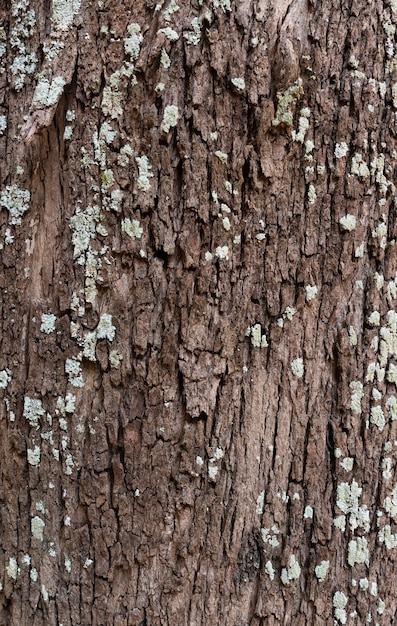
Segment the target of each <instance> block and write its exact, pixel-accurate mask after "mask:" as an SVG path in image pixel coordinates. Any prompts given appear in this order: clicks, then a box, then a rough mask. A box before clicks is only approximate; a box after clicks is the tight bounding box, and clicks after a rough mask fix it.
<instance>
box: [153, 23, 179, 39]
mask: <svg viewBox="0 0 397 626" xmlns="http://www.w3.org/2000/svg"><path fill="white" fill-rule="evenodd" d="M157 33H159V34H160V35H164V37H166V39H168V41H178V39H179V35H178V33H177V32H176V30H174V29H173V28H171V27H170V26H167V27H166V28H160V29H159V30H158V31H157Z"/></svg>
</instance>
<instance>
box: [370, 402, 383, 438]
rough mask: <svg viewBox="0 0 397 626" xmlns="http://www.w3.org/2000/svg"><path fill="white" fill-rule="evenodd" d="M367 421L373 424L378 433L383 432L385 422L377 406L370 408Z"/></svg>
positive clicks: (379, 407) (381, 410)
mask: <svg viewBox="0 0 397 626" xmlns="http://www.w3.org/2000/svg"><path fill="white" fill-rule="evenodd" d="M369 421H370V422H371V424H374V426H377V428H378V430H379V432H382V431H383V429H384V427H385V424H386V420H385V415H384V413H383V409H382V407H381V406H379V405H378V406H373V407H371V412H370V418H369Z"/></svg>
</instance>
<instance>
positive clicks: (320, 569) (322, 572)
mask: <svg viewBox="0 0 397 626" xmlns="http://www.w3.org/2000/svg"><path fill="white" fill-rule="evenodd" d="M328 569H329V561H321V563H320V564H319V565H317V566H316V567H315V568H314V573H315V574H316V576H317V579H318V582H320V583H323V582H324V580H325V578H326V576H327V573H328Z"/></svg>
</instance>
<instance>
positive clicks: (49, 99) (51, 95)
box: [32, 76, 66, 108]
mask: <svg viewBox="0 0 397 626" xmlns="http://www.w3.org/2000/svg"><path fill="white" fill-rule="evenodd" d="M65 84H66V82H65V80H64V78H62V76H55V77H54V78H52V80H51V82H50V81H49V80H48V79H47V78H40V79H39V82H38V83H37V85H36V89H35V90H34V94H33V101H32V106H34V107H36V108H42V107H51V106H53V105H54V104H56V103H57V102H58V101H59V99H60V97H61V95H62V93H63V90H64V87H65Z"/></svg>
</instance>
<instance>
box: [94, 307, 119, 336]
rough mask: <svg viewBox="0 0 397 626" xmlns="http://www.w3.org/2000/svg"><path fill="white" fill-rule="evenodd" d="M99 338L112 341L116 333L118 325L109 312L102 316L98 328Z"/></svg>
mask: <svg viewBox="0 0 397 626" xmlns="http://www.w3.org/2000/svg"><path fill="white" fill-rule="evenodd" d="M96 333H97V337H98V339H107V340H108V341H110V342H112V341H113V339H114V336H115V334H116V327H115V326H113V324H112V316H111V315H110V314H109V313H103V314H102V315H101V317H100V320H99V323H98V326H97V328H96Z"/></svg>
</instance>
